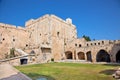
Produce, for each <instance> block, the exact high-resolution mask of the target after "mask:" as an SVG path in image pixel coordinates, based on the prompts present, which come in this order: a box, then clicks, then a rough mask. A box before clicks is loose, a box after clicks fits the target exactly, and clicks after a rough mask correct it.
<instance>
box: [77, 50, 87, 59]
mask: <svg viewBox="0 0 120 80" xmlns="http://www.w3.org/2000/svg"><path fill="white" fill-rule="evenodd" d="M78 59H79V60H85V54H84V53H83V52H79V53H78Z"/></svg>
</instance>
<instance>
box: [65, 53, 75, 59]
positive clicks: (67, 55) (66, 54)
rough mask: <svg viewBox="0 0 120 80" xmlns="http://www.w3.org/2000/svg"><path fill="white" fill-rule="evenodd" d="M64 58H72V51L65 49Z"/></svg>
mask: <svg viewBox="0 0 120 80" xmlns="http://www.w3.org/2000/svg"><path fill="white" fill-rule="evenodd" d="M65 56H66V59H72V58H73V57H72V52H71V51H66V52H65Z"/></svg>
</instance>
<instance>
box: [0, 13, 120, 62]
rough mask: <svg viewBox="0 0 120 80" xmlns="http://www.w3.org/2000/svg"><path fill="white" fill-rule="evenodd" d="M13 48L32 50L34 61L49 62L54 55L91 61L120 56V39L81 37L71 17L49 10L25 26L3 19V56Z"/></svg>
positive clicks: (116, 59) (0, 37) (114, 59)
mask: <svg viewBox="0 0 120 80" xmlns="http://www.w3.org/2000/svg"><path fill="white" fill-rule="evenodd" d="M11 48H18V49H21V50H23V51H25V52H27V53H28V54H29V53H31V52H34V54H35V57H34V58H35V60H34V61H36V62H37V63H39V62H49V61H50V60H51V59H54V60H55V61H59V60H66V59H73V60H82V61H83V60H84V61H89V62H119V60H120V58H119V57H120V41H119V40H116V41H110V40H95V41H86V40H85V39H84V38H80V39H79V38H77V30H76V26H75V25H73V24H72V20H71V19H70V18H67V19H66V21H65V20H62V19H61V18H59V17H57V16H55V15H48V14H47V15H44V16H43V17H40V18H38V19H30V20H29V21H27V22H26V23H25V27H20V26H18V27H16V26H14V25H8V24H4V23H0V59H3V58H5V54H10V49H11ZM16 53H17V52H16ZM17 54H18V53H17ZM116 55H117V56H119V57H117V56H116Z"/></svg>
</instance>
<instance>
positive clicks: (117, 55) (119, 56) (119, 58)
mask: <svg viewBox="0 0 120 80" xmlns="http://www.w3.org/2000/svg"><path fill="white" fill-rule="evenodd" d="M116 62H118V63H120V50H119V51H118V52H117V54H116Z"/></svg>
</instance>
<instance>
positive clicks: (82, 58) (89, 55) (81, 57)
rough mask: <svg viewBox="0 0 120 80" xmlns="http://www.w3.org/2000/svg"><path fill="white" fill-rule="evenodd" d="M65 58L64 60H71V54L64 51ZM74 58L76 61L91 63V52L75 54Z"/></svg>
mask: <svg viewBox="0 0 120 80" xmlns="http://www.w3.org/2000/svg"><path fill="white" fill-rule="evenodd" d="M85 55H86V57H85ZM65 56H66V59H73V53H72V52H71V51H66V52H65ZM76 57H77V59H78V60H87V61H90V62H92V55H91V51H89V52H87V53H86V54H85V53H84V52H78V53H77V54H76Z"/></svg>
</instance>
